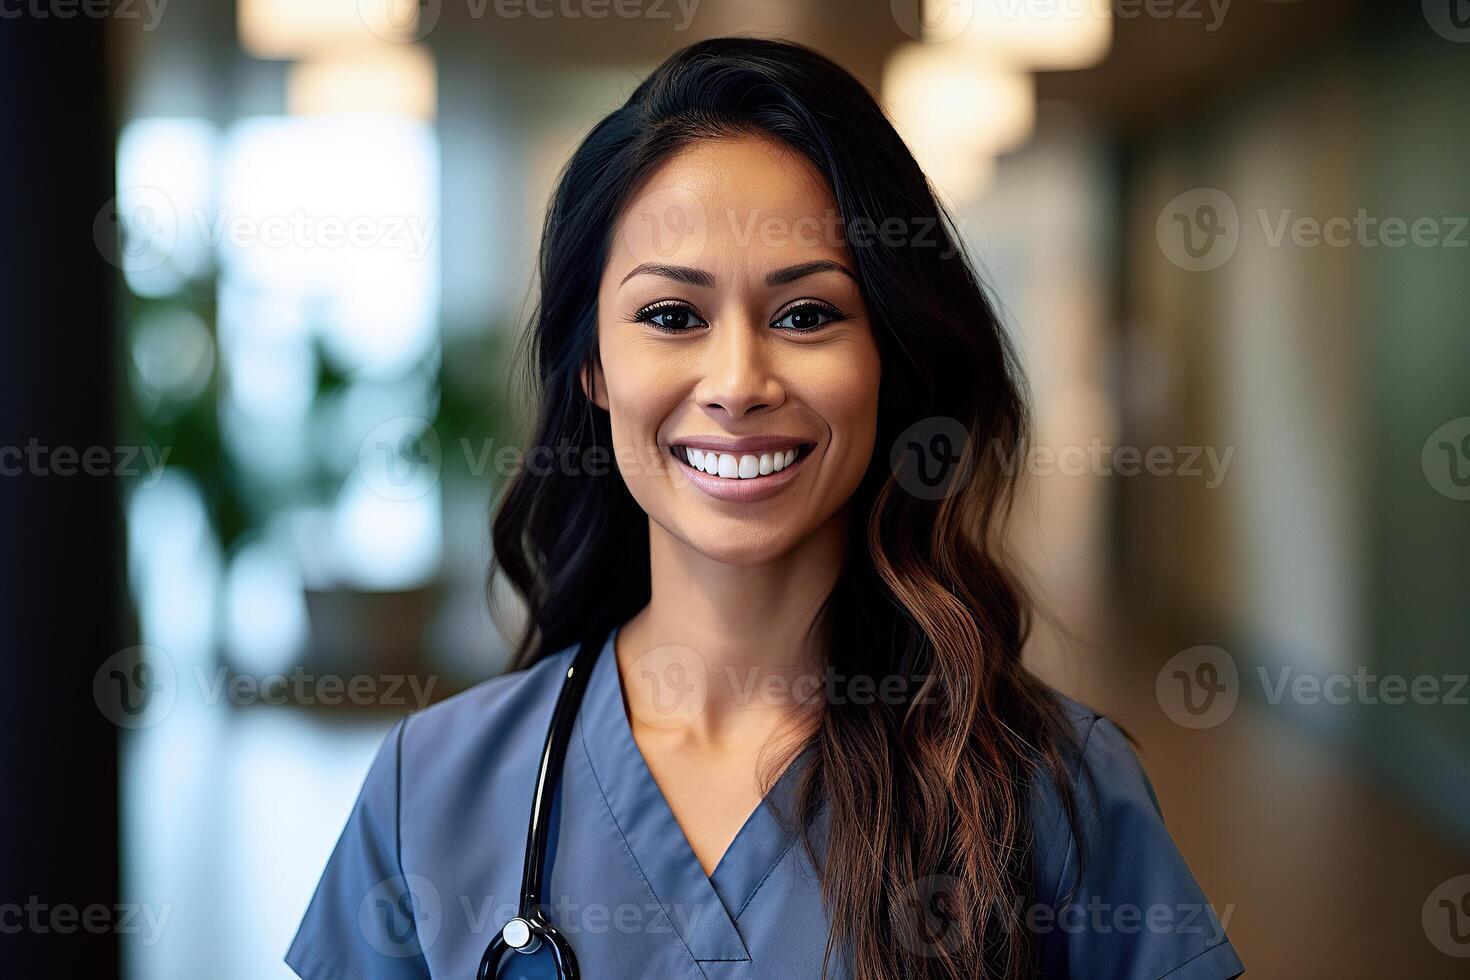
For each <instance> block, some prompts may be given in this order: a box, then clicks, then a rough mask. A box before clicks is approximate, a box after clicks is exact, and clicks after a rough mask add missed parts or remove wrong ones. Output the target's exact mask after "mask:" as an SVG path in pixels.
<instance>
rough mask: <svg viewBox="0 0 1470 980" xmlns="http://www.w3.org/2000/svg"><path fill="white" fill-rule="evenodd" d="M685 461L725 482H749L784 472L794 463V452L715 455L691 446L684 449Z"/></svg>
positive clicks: (788, 450) (710, 451)
mask: <svg viewBox="0 0 1470 980" xmlns="http://www.w3.org/2000/svg"><path fill="white" fill-rule="evenodd" d="M684 453H685V457H684V458H685V459H686V460H688V462H689V465H690V466H692V467H694V468H695V469H696V470H701V471H703V472H705V473H709V474H710V475H711V476H719V477H722V478H724V479H726V480H750V479H754V478H755V477H757V476H766V475H767V474H770V473H776V472H779V471H781V470H784V469H785V468H786V467H788V466H790V465H791V464H792V463H794V462H795V461H796V450H795V449H794V448H793V449H787V450H785V451H784V452H775V453H761V454H759V455H756V454H754V453H745V454H743V455H740V456H736V455H735V454H733V453H717V452H714V451H713V450H708V449H695V448H694V447H693V446H686V447H684Z"/></svg>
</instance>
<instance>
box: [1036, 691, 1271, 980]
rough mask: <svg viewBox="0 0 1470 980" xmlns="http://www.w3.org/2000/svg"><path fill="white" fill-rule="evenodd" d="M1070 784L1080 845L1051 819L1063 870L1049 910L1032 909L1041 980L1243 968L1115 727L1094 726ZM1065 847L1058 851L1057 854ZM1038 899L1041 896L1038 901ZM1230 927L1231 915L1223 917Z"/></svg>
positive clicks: (1218, 974) (1161, 978) (1120, 978)
mask: <svg viewBox="0 0 1470 980" xmlns="http://www.w3.org/2000/svg"><path fill="white" fill-rule="evenodd" d="M1082 760H1083V763H1084V764H1085V768H1086V770H1087V771H1086V772H1083V773H1080V774H1079V778H1078V779H1076V780H1075V781H1074V785H1075V786H1076V788H1077V803H1078V818H1079V821H1080V823H1081V834H1082V839H1083V846H1082V853H1081V858H1082V862H1081V864H1082V870H1081V879H1080V881H1079V879H1078V857H1079V854H1078V842H1077V839H1076V837H1074V836H1073V835H1072V834H1071V833H1070V832H1069V831H1068V830H1067V828H1066V824H1065V819H1064V818H1062V817H1061V816H1060V811H1059V808H1056V809H1054V812H1055V813H1057V817H1056V819H1057V821H1058V823H1059V826H1058V828H1057V832H1056V833H1054V834H1052V835H1050V836H1051V840H1052V841H1053V842H1054V843H1053V844H1052V845H1051V847H1052V849H1053V851H1052V854H1051V855H1050V856H1049V857H1048V858H1047V859H1046V860H1045V863H1047V864H1052V865H1056V864H1057V863H1058V862H1059V863H1060V873H1059V874H1058V875H1055V876H1052V875H1045V874H1044V875H1043V876H1042V878H1041V880H1042V881H1046V880H1048V878H1052V880H1055V881H1056V882H1057V885H1056V890H1055V893H1054V895H1053V896H1052V898H1051V903H1050V905H1045V904H1043V905H1039V906H1035V907H1033V908H1034V909H1035V910H1036V912H1037V913H1038V914H1037V916H1036V918H1035V919H1034V920H1033V922H1032V923H1030V924H1029V927H1030V928H1033V929H1036V930H1037V931H1038V933H1040V935H1039V936H1038V940H1039V941H1038V946H1039V948H1040V952H1041V967H1042V969H1041V975H1042V976H1043V977H1044V978H1047V980H1060V978H1064V977H1067V978H1077V977H1087V978H1096V980H1103V978H1111V980H1165V978H1167V980H1230V978H1233V977H1237V976H1240V975H1241V973H1243V972H1244V970H1245V967H1244V966H1243V965H1242V964H1241V961H1240V958H1239V957H1238V956H1237V955H1236V953H1235V949H1234V948H1233V947H1232V946H1231V945H1230V941H1229V939H1228V938H1227V937H1226V935H1225V930H1224V928H1223V927H1222V925H1221V923H1220V920H1219V918H1218V917H1217V915H1216V912H1215V909H1214V908H1213V907H1212V906H1211V905H1210V903H1209V900H1208V899H1207V898H1206V897H1205V895H1204V893H1203V892H1202V891H1201V890H1200V887H1199V884H1198V883H1197V882H1196V881H1195V880H1194V876H1193V875H1192V874H1191V873H1190V871H1189V866H1188V865H1187V864H1185V862H1184V857H1183V855H1181V854H1180V853H1179V848H1178V847H1177V846H1176V845H1175V844H1174V840H1173V838H1171V837H1170V836H1169V832H1168V830H1167V829H1166V828H1165V826H1164V819H1163V815H1162V812H1161V811H1160V809H1159V802H1158V799H1157V797H1156V796H1155V795H1154V790H1153V785H1152V784H1151V783H1150V782H1149V779H1148V776H1147V774H1145V772H1144V770H1143V767H1142V765H1140V764H1139V761H1138V757H1137V756H1136V755H1135V754H1134V752H1133V748H1132V746H1130V745H1129V744H1128V741H1127V739H1126V738H1125V737H1124V736H1123V733H1122V732H1121V731H1120V730H1119V729H1118V727H1117V726H1116V725H1114V724H1113V723H1112V722H1110V721H1108V720H1107V719H1106V718H1100V717H1098V718H1096V719H1095V720H1094V721H1093V723H1092V725H1091V727H1090V728H1089V729H1088V730H1087V732H1086V735H1085V738H1084V742H1083V751H1082ZM1063 844H1065V851H1064V852H1063V851H1062V846H1061V845H1063ZM1041 900H1042V901H1043V902H1044V901H1045V896H1042V897H1041ZM1227 919H1228V914H1227Z"/></svg>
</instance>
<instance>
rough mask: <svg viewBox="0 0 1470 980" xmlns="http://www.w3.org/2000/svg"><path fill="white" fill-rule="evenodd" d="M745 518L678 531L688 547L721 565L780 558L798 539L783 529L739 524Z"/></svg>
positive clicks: (747, 563) (759, 562)
mask: <svg viewBox="0 0 1470 980" xmlns="http://www.w3.org/2000/svg"><path fill="white" fill-rule="evenodd" d="M744 523H745V522H740V521H721V522H719V524H720V525H722V526H721V527H718V528H712V527H701V528H699V529H697V530H693V531H692V533H691V529H689V528H687V527H686V528H685V529H684V531H685V533H683V534H679V535H677V536H678V537H679V538H680V540H682V541H683V542H684V543H685V544H686V545H688V546H689V547H690V548H693V549H694V550H695V551H697V552H699V553H700V554H701V555H703V556H704V557H705V558H708V559H709V560H710V561H717V562H719V563H720V564H722V565H735V566H750V565H761V564H764V563H765V562H768V561H774V560H775V559H777V558H780V557H781V556H782V555H784V554H786V552H788V551H790V550H791V548H792V547H793V546H794V544H795V542H796V541H797V540H798V537H797V535H795V534H794V533H792V532H791V531H789V530H786V529H775V528H769V527H749V526H741V525H742V524H744Z"/></svg>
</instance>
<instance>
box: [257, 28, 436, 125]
mask: <svg viewBox="0 0 1470 980" xmlns="http://www.w3.org/2000/svg"><path fill="white" fill-rule="evenodd" d="M436 100H437V77H436V73H435V70H434V57H433V55H431V54H430V53H429V51H428V50H427V49H426V48H423V47H420V46H418V45H412V44H391V43H389V42H387V41H383V42H379V43H378V44H375V45H371V46H356V47H351V48H343V49H341V50H335V51H332V52H331V53H329V54H326V55H324V56H322V57H320V58H314V59H312V60H309V61H303V62H301V63H299V64H295V65H292V66H291V67H290V68H289V69H288V70H287V74H286V109H287V111H288V112H290V113H291V114H292V115H295V116H314V115H328V114H334V113H385V114H388V115H395V116H409V117H411V118H414V119H423V120H432V119H433V118H434V109H435V103H436Z"/></svg>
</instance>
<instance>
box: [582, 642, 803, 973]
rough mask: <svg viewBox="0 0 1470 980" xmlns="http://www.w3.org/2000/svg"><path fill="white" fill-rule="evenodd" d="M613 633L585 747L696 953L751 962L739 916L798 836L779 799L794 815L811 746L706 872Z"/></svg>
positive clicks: (590, 686) (634, 849)
mask: <svg viewBox="0 0 1470 980" xmlns="http://www.w3.org/2000/svg"><path fill="white" fill-rule="evenodd" d="M621 629H622V627H618V628H617V629H614V630H613V631H612V633H611V634H609V635H608V638H607V640H606V642H605V643H604V644H603V647H602V650H601V651H600V652H599V653H598V655H597V661H596V663H595V664H594V665H593V667H592V673H591V674H590V675H589V677H588V679H587V691H586V694H585V695H584V697H583V701H582V707H581V711H580V721H581V725H580V726H579V727H580V728H581V730H582V745H583V747H584V748H585V750H586V752H587V759H588V762H589V763H590V765H591V767H592V771H593V774H594V776H595V777H596V779H597V782H598V785H599V787H600V789H601V790H602V795H603V798H604V799H605V800H606V802H607V806H608V809H609V810H610V811H611V813H612V816H613V820H614V821H615V822H616V824H617V826H618V829H619V831H621V833H622V835H623V839H624V841H625V842H626V843H627V845H628V850H629V851H630V853H631V854H632V858H633V860H634V862H635V863H636V864H637V866H638V870H639V871H640V873H642V875H643V876H644V878H645V879H646V880H647V881H648V884H649V887H650V888H652V889H653V893H654V896H655V897H656V898H657V899H658V901H659V903H660V904H661V905H662V906H663V908H664V911H665V913H666V914H667V915H668V917H669V920H670V921H671V922H672V923H673V924H674V928H675V929H676V930H678V932H679V934H680V937H681V938H682V939H683V940H684V943H685V945H686V946H688V948H689V951H690V953H692V954H693V956H694V958H695V959H696V960H703V961H711V960H748V959H749V958H750V954H749V952H748V951H747V950H746V948H745V942H744V940H742V939H741V936H740V931H739V929H738V928H737V927H736V922H737V920H738V919H739V918H740V914H741V913H742V912H743V911H744V910H745V907H746V905H748V904H749V903H750V901H751V899H752V898H754V897H755V894H756V892H757V891H758V890H759V889H760V886H761V885H762V884H763V883H764V882H765V880H766V877H767V876H768V875H769V874H770V872H771V870H772V869H773V868H774V867H775V866H776V863H777V862H778V861H780V860H781V858H782V856H783V855H784V854H785V853H786V851H787V850H788V849H789V848H790V847H791V846H792V844H793V843H795V841H796V835H795V834H794V833H793V831H792V829H791V828H790V827H789V826H788V825H787V823H786V822H785V821H781V820H778V819H777V818H776V814H775V813H774V812H773V809H772V804H773V803H774V804H777V805H779V806H781V809H782V812H783V813H790V812H791V808H790V807H789V806H787V805H786V804H787V803H789V801H790V799H791V796H792V794H793V792H794V790H795V781H796V776H797V773H798V771H799V770H800V769H801V768H802V767H803V766H804V765H805V764H806V762H807V760H808V757H809V753H810V751H811V750H810V748H809V747H808V748H807V749H804V750H803V751H802V752H801V754H800V755H798V756H797V757H796V759H794V760H793V761H792V762H791V764H790V765H789V766H787V768H786V771H785V772H783V773H782V774H781V777H780V778H779V779H778V780H777V781H776V783H775V785H774V786H772V787H771V790H770V792H768V793H767V794H766V797H765V798H764V799H763V800H762V801H761V802H760V804H759V805H758V806H757V807H756V808H755V810H754V812H752V813H751V815H750V817H749V818H748V819H747V820H746V821H745V824H744V826H742V827H741V828H740V831H739V832H738V833H737V834H736V835H735V839H734V840H732V841H731V842H730V846H729V847H728V848H726V850H725V853H724V855H723V856H721V858H720V862H719V864H718V865H716V866H715V870H714V873H713V874H710V875H707V874H705V871H704V867H703V866H702V865H701V864H700V863H699V858H697V857H696V856H695V854H694V850H693V848H691V847H690V846H689V841H688V839H687V838H686V837H685V836H684V831H683V829H682V828H680V826H679V822H678V821H677V820H676V819H675V818H674V812H673V810H672V809H670V808H669V804H668V801H667V800H666V799H665V797H664V795H663V791H662V790H660V789H659V786H658V783H657V781H655V780H654V778H653V773H652V772H650V771H649V768H648V765H647V763H646V762H645V761H644V759H643V753H642V752H641V751H640V750H639V748H638V744H637V742H635V741H634V739H633V729H632V728H631V726H630V725H629V724H628V715H627V711H626V709H625V707H624V700H623V689H622V684H621V682H620V681H619V678H618V663H617V653H616V650H617V647H616V642H617V637H618V633H619V632H621Z"/></svg>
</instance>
